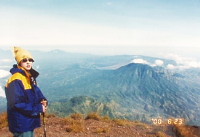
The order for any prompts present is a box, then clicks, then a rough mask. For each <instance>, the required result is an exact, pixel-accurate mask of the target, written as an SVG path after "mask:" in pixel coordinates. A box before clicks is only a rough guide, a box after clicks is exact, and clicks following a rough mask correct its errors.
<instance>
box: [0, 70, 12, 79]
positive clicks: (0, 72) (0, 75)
mask: <svg viewBox="0 0 200 137" xmlns="http://www.w3.org/2000/svg"><path fill="white" fill-rule="evenodd" d="M9 75H10V72H9V71H5V70H0V78H5V77H7V76H9Z"/></svg>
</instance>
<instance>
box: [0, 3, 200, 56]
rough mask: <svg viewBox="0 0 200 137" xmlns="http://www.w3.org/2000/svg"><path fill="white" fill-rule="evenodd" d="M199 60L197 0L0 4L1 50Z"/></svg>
mask: <svg viewBox="0 0 200 137" xmlns="http://www.w3.org/2000/svg"><path fill="white" fill-rule="evenodd" d="M14 45H18V46H22V47H24V48H28V49H43V50H45V49H47V50H49V49H54V48H60V49H65V50H66V51H71V52H85V53H94V54H144V55H155V56H159V55H163V54H169V53H173V54H179V55H184V56H191V57H196V58H198V59H200V55H199V53H200V0H0V48H6V46H7V47H11V46H14Z"/></svg>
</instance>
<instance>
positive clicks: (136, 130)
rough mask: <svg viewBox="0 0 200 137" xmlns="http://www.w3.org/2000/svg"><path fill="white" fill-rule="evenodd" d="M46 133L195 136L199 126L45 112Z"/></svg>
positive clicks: (56, 136) (64, 136)
mask: <svg viewBox="0 0 200 137" xmlns="http://www.w3.org/2000/svg"><path fill="white" fill-rule="evenodd" d="M5 116H6V115H5V113H4V114H0V136H1V137H11V136H12V135H11V133H10V132H9V131H8V128H7V126H6V124H5V123H6V120H5V118H6V117H5ZM45 122H46V129H47V130H46V131H47V132H46V133H47V137H119V136H120V137H183V136H184V137H198V136H199V135H200V128H199V127H192V126H185V125H175V126H174V125H169V124H163V125H153V124H144V123H141V122H138V121H128V120H122V119H110V118H109V117H107V116H104V117H103V116H100V115H98V114H97V113H90V114H88V115H87V116H85V117H84V115H81V114H72V115H71V116H69V117H64V118H61V117H57V116H55V115H46V118H45ZM43 133H44V132H43V127H41V128H38V129H37V130H36V137H42V136H43Z"/></svg>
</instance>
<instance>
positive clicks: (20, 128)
mask: <svg viewBox="0 0 200 137" xmlns="http://www.w3.org/2000/svg"><path fill="white" fill-rule="evenodd" d="M10 72H11V73H12V76H11V77H10V78H9V80H8V82H7V85H6V87H5V93H6V98H7V112H8V124H9V130H10V131H11V132H13V133H15V132H26V131H32V130H34V129H35V128H37V127H40V113H42V111H43V110H42V104H41V101H42V100H43V99H45V100H46V98H45V97H44V96H43V94H42V92H41V90H40V89H39V88H38V87H37V85H36V82H35V79H36V77H37V76H38V75H39V73H38V72H37V71H35V70H33V69H31V71H30V72H31V73H27V72H26V71H25V70H24V69H23V68H21V67H19V66H17V65H14V66H13V68H12V69H11V70H10ZM31 79H32V81H31Z"/></svg>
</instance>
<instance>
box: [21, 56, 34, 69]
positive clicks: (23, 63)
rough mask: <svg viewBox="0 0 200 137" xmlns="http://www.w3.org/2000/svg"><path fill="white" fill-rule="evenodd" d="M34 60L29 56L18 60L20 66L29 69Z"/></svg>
mask: <svg viewBox="0 0 200 137" xmlns="http://www.w3.org/2000/svg"><path fill="white" fill-rule="evenodd" d="M33 62H34V60H33V59H31V58H25V59H23V60H22V61H21V62H20V66H21V67H23V68H24V69H25V70H30V69H31V68H32V65H33Z"/></svg>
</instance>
